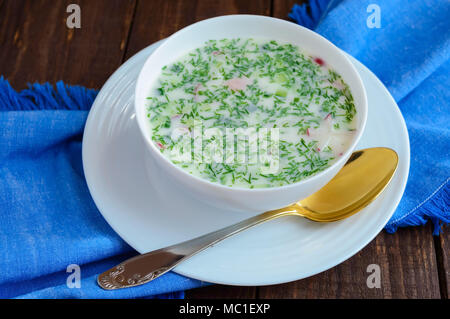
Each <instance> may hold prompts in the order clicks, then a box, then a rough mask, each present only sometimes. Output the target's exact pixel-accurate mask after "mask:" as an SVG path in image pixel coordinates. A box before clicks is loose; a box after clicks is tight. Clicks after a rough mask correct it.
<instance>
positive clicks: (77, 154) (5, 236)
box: [0, 77, 201, 298]
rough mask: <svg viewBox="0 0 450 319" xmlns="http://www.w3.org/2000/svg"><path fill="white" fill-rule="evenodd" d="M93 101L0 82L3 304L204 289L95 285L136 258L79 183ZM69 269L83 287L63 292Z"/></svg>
mask: <svg viewBox="0 0 450 319" xmlns="http://www.w3.org/2000/svg"><path fill="white" fill-rule="evenodd" d="M96 94H97V92H96V91H94V90H88V89H85V88H83V87H78V86H71V87H69V86H66V85H65V84H63V83H62V82H58V83H57V84H56V90H55V89H54V88H53V87H52V86H51V85H49V84H43V85H40V84H34V85H32V86H30V88H29V89H27V90H23V91H22V92H20V93H17V92H15V91H14V90H13V89H12V88H11V86H10V85H9V83H8V82H7V81H6V80H4V79H3V78H2V77H0V150H1V152H0V252H1V258H0V269H2V271H1V273H0V298H9V297H17V298H140V297H148V296H153V297H157V298H182V297H183V290H185V289H189V288H193V287H197V286H199V285H201V283H200V282H198V281H196V280H193V279H189V278H185V277H183V276H180V275H177V274H175V273H168V274H166V275H164V276H162V277H161V278H158V279H157V280H155V281H154V282H152V283H150V284H147V285H144V286H142V287H137V288H134V289H125V290H120V291H103V290H102V289H100V288H99V287H98V286H97V284H96V275H97V274H99V273H101V272H103V271H105V270H106V269H108V268H110V267H112V266H114V265H115V264H117V263H119V262H120V261H123V260H124V259H126V258H128V257H131V256H132V255H134V254H136V252H134V251H133V250H132V249H131V247H129V246H128V245H127V244H125V242H123V241H122V240H121V239H120V238H119V236H117V235H116V234H115V233H114V231H113V230H112V229H111V228H110V227H109V226H108V225H107V224H106V222H105V221H104V220H103V218H102V216H101V215H100V213H99V212H98V210H97V208H96V207H95V205H94V203H93V201H92V199H91V197H90V195H89V191H88V189H87V186H86V182H85V179H84V175H83V169H82V162H81V139H82V133H83V128H84V124H85V121H86V118H87V114H88V110H89V108H90V106H91V104H92V102H93V100H94V98H95V96H96ZM70 264H77V265H79V266H80V269H81V288H76V287H75V288H69V287H68V286H67V285H66V280H67V278H68V277H69V275H71V273H67V272H66V269H67V266H69V265H70ZM161 294H163V295H161Z"/></svg>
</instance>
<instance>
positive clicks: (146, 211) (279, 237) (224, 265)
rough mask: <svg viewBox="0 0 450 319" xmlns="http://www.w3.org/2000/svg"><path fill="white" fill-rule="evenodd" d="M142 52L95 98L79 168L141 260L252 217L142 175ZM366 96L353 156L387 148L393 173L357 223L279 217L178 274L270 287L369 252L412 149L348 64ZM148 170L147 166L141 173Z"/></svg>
mask: <svg viewBox="0 0 450 319" xmlns="http://www.w3.org/2000/svg"><path fill="white" fill-rule="evenodd" d="M160 43H161V42H158V43H155V44H153V45H151V46H149V47H148V48H146V49H144V50H142V51H141V52H139V53H138V54H136V55H135V56H133V57H132V58H131V59H129V60H128V61H127V62H126V63H125V64H124V65H122V66H121V67H120V68H119V69H118V70H117V71H116V72H115V73H114V74H113V75H112V76H111V77H110V79H109V80H108V81H107V82H106V84H105V85H104V86H103V88H102V90H101V91H100V93H99V94H98V96H97V98H96V100H95V102H94V104H93V106H92V109H91V111H90V113H89V117H88V120H87V123H86V128H85V131H84V137H83V165H84V173H85V176H86V180H87V184H88V187H89V190H90V192H91V195H92V198H93V199H94V201H95V204H96V205H97V207H98V209H99V210H100V212H101V213H102V215H103V217H104V218H105V219H106V221H107V222H108V223H109V224H110V225H111V227H112V228H113V229H114V230H115V231H116V232H117V233H118V234H119V236H120V237H122V238H123V239H124V240H125V241H126V242H127V243H128V244H129V245H130V246H132V247H133V248H134V249H136V250H137V251H138V252H140V253H145V252H148V251H151V250H154V249H158V248H161V247H165V246H168V245H171V244H175V243H177V242H181V241H184V240H187V239H191V238H193V237H196V236H199V235H201V234H204V233H207V232H210V231H213V230H216V229H218V228H221V227H224V226H226V225H229V224H231V223H235V222H237V221H239V220H242V219H244V218H248V217H250V214H242V213H236V212H229V211H224V210H218V209H216V208H212V207H208V206H205V205H204V204H202V203H199V202H197V201H195V200H194V199H192V198H191V197H190V196H189V190H187V189H180V188H179V187H178V186H176V185H171V184H169V183H168V182H167V181H166V179H165V178H164V176H161V173H160V172H159V171H157V170H153V171H152V172H151V173H147V172H146V169H145V162H144V161H150V159H149V158H148V157H144V155H143V154H144V152H143V148H144V145H143V143H144V141H143V140H142V137H141V136H140V135H139V130H138V127H137V123H136V119H135V114H134V107H133V94H134V86H135V81H136V78H137V76H138V74H139V71H140V69H141V67H142V65H143V63H144V61H145V60H146V58H147V56H148V55H149V54H151V52H152V51H153V50H154V49H155V48H156V47H157V46H158V45H159V44H160ZM351 60H352V62H353V63H354V64H355V66H356V68H357V69H358V71H359V72H360V74H361V77H362V79H363V82H364V85H365V86H366V89H367V95H368V100H369V115H368V122H367V127H366V131H365V132H364V135H363V137H362V138H361V141H360V143H359V144H358V147H357V149H361V148H366V147H373V146H386V147H390V148H392V149H394V150H395V151H397V153H398V155H399V166H398V169H397V172H396V174H395V176H394V178H393V180H392V182H391V183H390V185H389V186H388V187H387V189H386V190H385V191H384V193H383V194H382V195H381V196H380V197H379V198H378V199H377V200H376V201H375V202H373V203H372V204H371V205H369V206H368V207H367V208H365V209H364V210H363V211H361V212H360V213H358V214H356V215H354V216H352V217H350V218H348V219H346V220H343V221H339V222H334V223H329V224H321V223H315V222H312V221H309V220H306V219H302V218H298V217H285V218H281V219H278V220H275V221H271V222H269V223H266V224H262V225H259V226H256V227H255V228H253V229H250V230H247V231H245V232H243V233H241V234H238V235H236V236H233V237H231V238H229V239H227V240H225V241H223V242H221V243H219V244H217V245H215V246H214V247H211V248H209V249H207V250H205V251H203V252H201V253H199V254H198V255H196V256H194V257H192V258H191V259H189V260H188V261H186V262H184V263H182V264H180V265H179V266H178V267H176V268H175V272H177V273H179V274H182V275H185V276H188V277H191V278H195V279H200V280H204V281H208V282H214V283H221V284H229V285H251V286H253V285H268V284H278V283H284V282H288V281H293V280H298V279H302V278H305V277H308V276H312V275H315V274H317V273H319V272H322V271H324V270H327V269H329V268H331V267H333V266H335V265H337V264H339V263H341V262H343V261H344V260H346V259H348V258H349V257H351V256H352V255H354V254H355V253H357V252H358V251H359V250H360V249H362V248H363V247H364V246H365V245H367V244H368V243H369V242H370V241H371V240H372V239H373V238H374V237H375V236H376V235H377V234H378V233H379V232H380V231H381V230H382V228H383V227H384V225H385V224H386V223H387V221H388V220H389V218H390V217H391V216H392V214H393V213H394V210H395V209H396V207H397V205H398V203H399V201H400V198H401V196H402V194H403V191H404V189H405V185H406V180H407V177H408V171H409V139H408V133H407V130H406V125H405V122H404V120H403V117H402V115H401V113H400V111H399V109H398V107H397V104H396V103H395V101H394V100H393V98H392V97H391V95H390V94H389V92H388V91H387V90H386V88H385V87H384V86H383V84H382V83H381V82H380V81H379V80H378V79H377V78H376V76H375V75H374V74H373V73H371V72H370V71H369V70H368V69H367V68H366V67H364V66H363V65H362V64H361V63H359V62H358V61H356V60H355V59H353V58H351ZM147 165H152V163H147Z"/></svg>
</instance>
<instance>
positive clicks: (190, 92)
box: [145, 37, 358, 188]
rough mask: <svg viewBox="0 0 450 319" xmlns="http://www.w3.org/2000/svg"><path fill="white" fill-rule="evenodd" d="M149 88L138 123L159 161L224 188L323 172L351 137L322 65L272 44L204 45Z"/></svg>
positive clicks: (345, 108)
mask: <svg viewBox="0 0 450 319" xmlns="http://www.w3.org/2000/svg"><path fill="white" fill-rule="evenodd" d="M158 72H159V76H158V78H157V80H156V81H155V82H154V83H151V84H150V83H149V87H150V90H149V91H148V94H147V96H146V98H145V99H146V101H145V107H146V120H147V121H148V124H149V127H150V130H151V132H149V134H151V140H152V142H153V143H154V144H155V146H156V147H157V149H158V150H159V152H161V154H162V155H163V156H165V157H166V158H167V159H169V160H170V161H171V162H172V163H173V164H175V165H177V166H178V167H180V168H181V169H183V170H185V171H186V172H188V173H189V174H192V175H194V176H197V177H199V178H201V179H204V180H207V181H210V182H212V183H216V184H220V185H223V186H226V187H231V188H234V187H239V188H271V187H277V186H284V185H289V184H292V183H296V182H299V181H302V180H304V179H306V178H308V177H310V176H313V175H315V174H318V173H319V172H321V171H323V170H325V169H326V168H328V167H330V166H331V165H332V164H333V163H335V162H336V161H337V160H338V159H339V158H340V157H341V156H342V155H343V154H344V153H345V151H346V150H347V149H348V148H349V146H350V145H351V143H352V141H353V140H354V137H355V134H357V132H358V127H357V121H356V118H357V110H356V107H355V102H354V98H353V96H352V93H351V91H350V89H349V86H348V85H347V83H346V82H345V81H344V80H343V78H342V77H341V75H340V74H339V73H338V72H337V71H336V70H334V69H333V67H332V66H331V65H330V64H329V63H328V61H327V60H326V59H324V58H322V57H320V56H318V55H315V54H312V53H309V52H307V51H305V50H303V49H302V48H301V47H299V46H298V45H294V44H292V43H289V42H282V41H277V40H274V39H271V38H256V37H254V38H223V39H211V40H208V41H206V42H205V43H204V45H203V46H199V47H197V48H196V49H194V50H191V51H189V52H188V53H187V54H185V55H183V56H181V57H180V58H178V59H177V60H175V61H171V62H170V63H168V64H167V65H165V66H164V67H162V69H161V70H158Z"/></svg>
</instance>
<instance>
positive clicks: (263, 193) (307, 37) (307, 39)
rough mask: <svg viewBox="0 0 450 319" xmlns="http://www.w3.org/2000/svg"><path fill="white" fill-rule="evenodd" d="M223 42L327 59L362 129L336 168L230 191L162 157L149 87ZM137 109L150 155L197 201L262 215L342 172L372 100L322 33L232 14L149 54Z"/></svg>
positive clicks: (178, 34) (138, 86) (206, 22)
mask: <svg viewBox="0 0 450 319" xmlns="http://www.w3.org/2000/svg"><path fill="white" fill-rule="evenodd" d="M223 38H268V39H271V40H276V41H280V42H288V43H292V44H294V45H297V46H298V47H300V49H301V50H303V51H305V52H307V53H308V54H311V55H313V56H318V57H320V58H322V59H323V60H324V61H326V62H327V64H329V65H331V67H332V68H333V69H334V70H336V71H337V72H338V73H339V74H340V75H341V76H342V78H343V79H344V81H345V82H346V83H347V84H348V86H349V87H350V91H351V93H352V95H353V98H354V103H355V107H356V111H357V115H356V123H357V125H356V134H355V136H354V137H353V141H352V142H351V144H350V147H349V148H348V149H347V150H346V151H345V152H344V154H343V155H342V156H341V157H340V158H339V159H338V160H337V161H336V162H335V163H334V164H333V165H331V166H330V167H329V168H327V169H325V170H324V171H322V172H319V173H318V174H316V175H313V176H311V177H309V178H307V179H304V180H302V181H299V182H297V183H293V184H289V185H285V186H280V187H271V188H257V189H247V188H236V187H227V186H223V185H220V184H216V183H212V182H210V181H207V180H205V179H201V178H199V177H196V176H194V175H191V174H189V173H188V172H186V171H184V170H183V169H181V168H180V167H178V166H176V165H175V164H173V163H172V162H171V161H170V160H169V159H168V158H167V157H165V156H164V155H163V154H161V152H160V151H159V149H158V148H157V147H156V146H155V144H154V143H153V142H152V139H151V132H152V131H151V128H150V123H149V121H148V119H147V116H146V112H147V111H146V97H147V96H148V94H149V92H150V89H151V88H152V87H153V85H154V83H155V81H157V80H158V77H159V76H160V74H161V69H162V67H163V66H165V65H167V64H170V63H172V62H174V61H176V60H177V59H179V58H181V57H182V56H183V55H185V54H186V53H188V52H189V51H191V50H193V49H195V48H198V47H201V46H203V45H204V43H205V42H206V41H207V40H211V39H216V40H218V39H223ZM135 110H136V118H137V122H138V125H139V128H140V131H141V134H142V136H143V137H144V140H145V141H146V143H145V144H146V148H147V150H148V152H147V154H148V156H151V158H152V159H153V160H154V161H155V162H156V164H157V165H158V167H160V169H161V170H162V171H163V172H164V175H165V176H167V177H168V178H170V179H172V181H173V182H174V183H176V184H178V185H179V186H181V187H183V188H185V189H186V191H187V192H189V193H191V194H192V195H193V196H195V197H196V198H197V199H199V200H202V201H204V202H207V203H209V204H211V205H213V206H220V207H225V208H228V209H232V210H238V211H250V212H263V211H267V210H272V209H277V208H280V207H284V206H286V205H289V204H291V203H294V202H296V201H298V200H300V199H303V198H306V197H308V196H309V195H311V194H313V193H314V192H316V191H318V190H319V189H320V188H322V187H323V186H324V185H325V184H326V183H327V182H328V181H330V180H331V179H332V178H333V177H334V176H335V175H336V174H337V172H338V171H339V170H340V169H341V168H342V166H343V165H344V164H345V162H346V161H347V159H348V158H349V157H350V155H351V153H352V152H353V150H354V148H355V146H356V144H357V143H358V141H359V139H360V137H361V135H362V133H363V131H364V127H365V124H366V120H367V97H366V91H365V89H364V86H363V83H362V80H361V79H360V77H359V75H358V72H357V71H356V69H355V67H354V66H353V64H352V63H351V62H350V60H349V59H348V58H347V57H346V56H345V55H344V54H343V52H342V51H341V50H339V49H338V48H337V47H336V46H334V45H333V44H332V43H331V42H329V41H328V40H326V39H325V38H323V37H322V36H320V35H318V34H317V33H315V32H313V31H311V30H308V29H306V28H303V27H301V26H299V25H297V24H294V23H291V22H287V21H284V20H280V19H276V18H271V17H265V16H257V15H229V16H221V17H216V18H211V19H207V20H203V21H200V22H197V23H194V24H192V25H190V26H188V27H186V28H184V29H182V30H180V31H178V32H176V33H174V34H173V35H172V36H170V37H169V38H168V39H167V40H166V41H165V42H164V43H163V44H162V45H161V46H160V47H159V48H158V49H156V50H155V52H153V54H151V55H150V56H149V58H148V59H147V61H146V62H145V64H144V67H143V68H142V70H141V72H140V74H139V77H138V80H137V84H136V92H135Z"/></svg>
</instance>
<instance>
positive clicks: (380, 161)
mask: <svg viewBox="0 0 450 319" xmlns="http://www.w3.org/2000/svg"><path fill="white" fill-rule="evenodd" d="M397 163H398V156H397V153H396V152H395V151H393V150H391V149H389V148H383V147H376V148H368V149H364V150H360V151H356V152H354V153H353V154H352V155H351V156H350V158H349V160H348V161H347V163H346V164H345V165H344V167H343V168H342V169H341V170H340V171H339V172H338V174H337V175H336V176H335V177H334V178H333V179H332V180H331V181H330V182H328V184H327V185H325V186H324V187H323V188H322V189H320V190H319V191H318V192H316V193H314V194H313V195H311V196H309V197H307V198H305V199H303V200H301V201H298V202H297V203H294V204H292V205H289V206H286V207H284V208H280V209H276V210H272V211H268V212H265V213H262V214H260V215H257V216H254V217H251V218H249V219H246V220H244V221H241V222H239V223H237V224H234V225H231V226H228V227H225V228H222V229H219V230H217V231H215V232H212V233H209V234H206V235H203V236H200V237H197V238H194V239H191V240H188V241H185V242H182V243H179V244H176V245H172V246H169V247H165V248H161V249H158V250H154V251H151V252H148V253H146V254H143V255H139V256H136V257H133V258H130V259H128V260H126V261H124V262H122V263H121V264H119V265H117V266H116V267H113V268H111V269H109V270H108V271H106V272H104V273H102V274H101V275H99V276H98V278H97V283H98V284H99V286H100V287H102V288H103V289H107V290H113V289H119V288H127V287H133V286H139V285H142V284H145V283H147V282H149V281H152V280H153V279H155V278H158V277H159V276H161V275H162V274H164V273H166V272H168V271H169V270H171V269H172V268H174V267H175V266H176V265H178V264H179V263H180V262H182V261H184V260H186V259H188V258H190V257H191V256H193V255H195V254H196V253H198V252H200V251H202V250H204V249H206V248H208V247H210V246H212V245H214V244H216V243H218V242H220V241H222V240H224V239H225V238H228V237H230V236H232V235H234V234H237V233H239V232H241V231H243V230H245V229H248V228H250V227H253V226H255V225H258V224H261V223H263V222H266V221H269V220H272V219H275V218H278V217H282V216H290V215H295V216H301V217H305V218H308V219H310V220H313V221H316V222H332V221H336V220H341V219H344V218H347V217H349V216H351V215H353V214H355V213H357V212H359V211H360V210H361V209H363V208H364V207H366V206H367V205H368V204H369V203H370V202H372V201H373V200H374V199H375V198H376V197H377V196H378V195H379V194H380V193H381V192H382V191H383V190H384V188H385V187H386V186H387V185H388V184H389V182H390V180H391V178H392V176H393V175H394V172H395V170H396V168H397Z"/></svg>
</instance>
